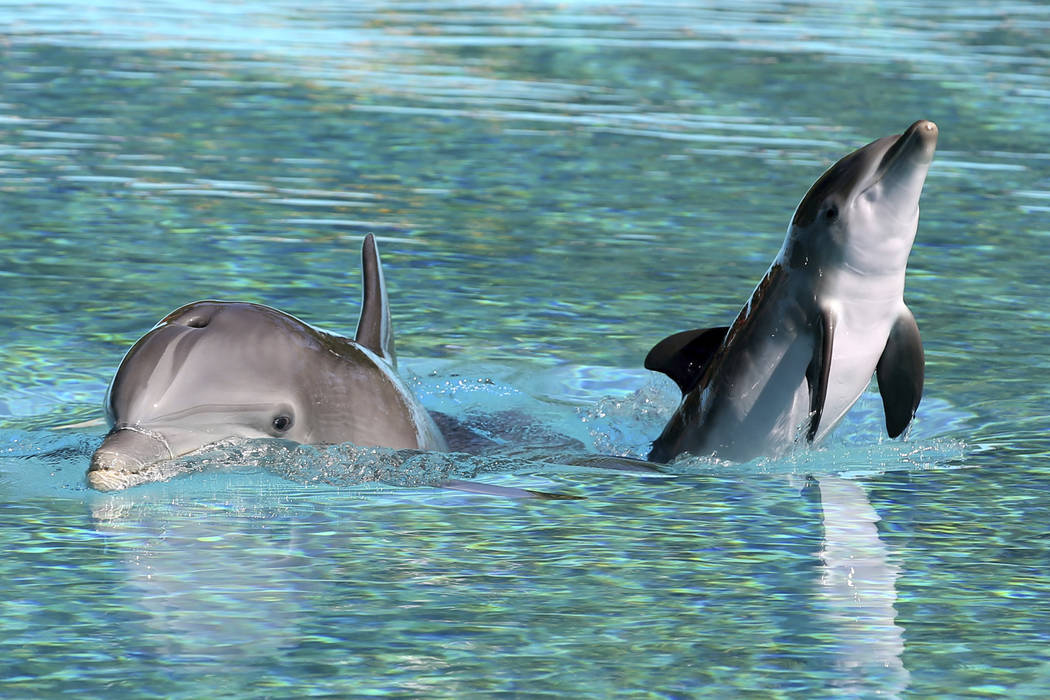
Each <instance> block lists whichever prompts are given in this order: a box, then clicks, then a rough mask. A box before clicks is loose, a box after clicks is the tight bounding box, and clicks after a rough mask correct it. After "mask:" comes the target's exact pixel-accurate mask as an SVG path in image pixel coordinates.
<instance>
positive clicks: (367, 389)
mask: <svg viewBox="0 0 1050 700" xmlns="http://www.w3.org/2000/svg"><path fill="white" fill-rule="evenodd" d="M361 257H362V274H363V278H364V298H363V302H362V306H361V316H360V320H359V321H358V325H357V334H356V336H355V338H354V339H353V340H350V339H348V338H343V337H340V336H338V335H333V334H331V333H326V332H325V331H321V330H318V329H316V328H314V327H312V326H309V325H307V324H306V323H304V322H302V321H300V320H299V319H297V318H295V317H294V316H291V315H289V314H286V313H284V312H282V311H278V310H277V309H273V308H270V307H268V306H262V305H260V304H250V303H244V302H224V301H198V302H195V303H192V304H188V305H186V306H183V307H181V308H179V309H176V310H175V311H173V312H171V313H170V314H168V316H166V317H165V318H164V319H162V320H161V321H160V323H158V324H157V325H156V326H155V327H154V328H153V330H151V331H150V332H149V333H147V334H146V335H145V336H143V337H142V338H141V339H140V340H139V341H138V342H137V343H135V345H134V346H133V347H132V348H131V350H129V351H128V353H127V355H125V356H124V359H123V360H122V361H121V363H120V366H119V367H118V369H117V373H116V375H115V376H114V377H113V381H112V383H111V384H110V386H109V390H108V391H107V393H106V399H105V409H106V417H107V420H108V422H109V425H110V426H111V430H110V432H109V434H108V435H107V436H106V438H105V439H104V440H103V442H102V445H101V446H99V448H98V449H97V450H96V451H95V453H94V455H93V456H92V458H91V465H90V467H89V470H88V474H87V479H88V483H89V484H90V485H91V486H92V487H94V488H96V489H99V490H112V489H121V488H126V487H128V486H132V485H135V484H137V483H141V482H142V481H145V480H147V479H148V477H146V476H145V472H147V471H148V469H149V467H151V466H152V465H155V464H157V463H159V462H162V461H166V460H170V459H174V458H176V457H180V456H182V455H185V454H188V453H190V452H193V451H195V450H198V449H200V448H201V447H203V446H205V445H208V444H211V443H214V442H217V441H219V440H223V439H226V438H232V437H243V438H266V437H273V438H284V439H287V440H292V441H295V442H300V443H316V444H322V443H341V442H353V443H356V444H358V445H362V446H380V447H391V448H417V449H424V450H446V449H447V445H446V443H445V438H444V437H443V436H442V434H441V432H440V431H439V430H438V428H437V426H436V425H435V424H434V421H433V419H432V418H431V417H430V415H429V414H428V413H427V411H426V410H425V409H424V408H423V406H422V405H420V403H419V402H418V401H417V400H416V398H415V397H414V396H413V395H412V392H411V391H410V390H409V388H408V387H407V386H406V385H405V383H404V382H403V381H402V380H401V378H400V377H399V376H398V374H397V371H396V367H397V360H396V357H395V354H394V340H393V333H392V331H391V325H390V307H389V303H388V301H387V293H386V284H385V282H384V280H383V270H382V267H381V265H380V261H379V253H378V251H377V250H376V243H375V239H374V238H373V236H372V235H371V234H369V235H368V236H367V237H365V240H364V244H363V246H362V252H361Z"/></svg>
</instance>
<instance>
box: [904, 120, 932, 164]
mask: <svg viewBox="0 0 1050 700" xmlns="http://www.w3.org/2000/svg"><path fill="white" fill-rule="evenodd" d="M938 134H939V130H938V129H937V125H936V124H934V123H933V122H931V121H930V120H929V119H920V120H919V121H917V122H915V123H914V124H912V125H911V126H910V127H908V130H907V131H906V132H904V135H903V136H901V141H902V142H903V143H905V144H912V143H914V144H915V147H914V150H916V151H919V152H921V153H922V154H923V156H925V157H927V158H931V159H932V158H933V151H934V149H935V148H936V147H937V135H938Z"/></svg>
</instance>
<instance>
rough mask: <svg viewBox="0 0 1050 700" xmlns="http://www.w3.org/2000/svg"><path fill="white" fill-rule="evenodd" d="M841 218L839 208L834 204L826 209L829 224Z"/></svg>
mask: <svg viewBox="0 0 1050 700" xmlns="http://www.w3.org/2000/svg"><path fill="white" fill-rule="evenodd" d="M838 219H839V208H838V207H837V206H835V205H834V204H832V205H831V206H829V207H828V208H827V209H826V210H825V211H824V220H825V221H827V222H828V223H829V224H830V223H834V222H836V221H838Z"/></svg>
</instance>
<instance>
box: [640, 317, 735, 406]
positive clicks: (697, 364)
mask: <svg viewBox="0 0 1050 700" xmlns="http://www.w3.org/2000/svg"><path fill="white" fill-rule="evenodd" d="M727 333H729V326H718V327H716V328H697V329H694V330H691V331H681V332H680V333H675V334H673V335H669V336H667V337H666V338H664V339H663V340H661V341H660V342H659V343H657V344H656V345H654V346H653V349H652V350H650V351H649V354H648V355H646V356H645V368H646V369H651V370H653V371H655V372H663V373H664V374H666V375H667V376H668V377H670V378H671V379H673V380H674V381H675V384H677V385H678V387H679V388H680V389H681V390H682V393H683V394H688V393H689V392H690V391H692V390H693V387H695V386H696V385H697V383H698V382H699V381H700V376H701V375H702V374H703V373H704V368H705V367H706V366H707V363H708V362H710V361H711V358H712V357H713V356H714V354H715V352H717V351H718V348H719V347H721V345H722V341H724V340H725V338H726V334H727Z"/></svg>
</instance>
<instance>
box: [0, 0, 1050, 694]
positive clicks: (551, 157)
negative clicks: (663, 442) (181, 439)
mask: <svg viewBox="0 0 1050 700" xmlns="http://www.w3.org/2000/svg"><path fill="white" fill-rule="evenodd" d="M748 8H749V9H734V10H724V9H719V8H717V7H715V6H713V5H706V4H701V3H676V2H670V1H667V2H651V3H615V2H567V3H547V2H524V3H515V4H513V5H504V4H502V3H484V2H480V1H478V2H427V1H426V0H420V1H414V2H373V3H353V4H348V3H326V2H317V3H311V4H310V5H309V6H305V7H304V6H301V4H298V3H289V2H282V1H280V0H274V1H273V2H265V1H262V0H257V1H253V2H246V3H239V4H231V5H219V6H216V5H214V4H213V3H203V2H202V3H186V2H179V3H174V2H168V3H163V2H161V3H158V2H151V3H138V4H136V3H129V2H122V3H108V4H107V3H97V2H96V3H83V4H81V3H70V2H28V3H26V2H17V3H16V2H3V1H0V31H2V32H3V38H2V39H0V86H2V92H0V236H2V240H3V246H2V248H0V346H2V350H3V351H2V353H0V545H2V551H3V552H4V556H3V557H2V558H0V695H3V696H5V697H27V698H28V697H47V696H52V695H59V694H66V695H71V694H78V695H83V696H105V697H108V698H122V697H136V698H138V697H165V698H198V697H216V696H219V695H223V696H226V697H274V698H291V697H304V696H324V695H329V696H357V695H362V696H363V695H376V694H383V693H386V694H390V695H393V696H395V697H464V696H485V695H506V696H522V697H594V698H604V697H610V696H613V695H617V694H619V695H622V696H624V697H653V698H684V697H706V696H712V697H755V698H771V697H774V698H775V697H784V698H813V697H876V696H877V697H906V698H935V697H945V698H947V697H952V698H957V697H1010V698H1025V697H1032V698H1041V697H1045V696H1046V694H1047V693H1048V692H1050V651H1048V649H1050V645H1048V641H1050V640H1048V632H1047V630H1050V602H1048V601H1050V583H1048V578H1047V575H1046V567H1047V563H1048V561H1050V545H1048V542H1050V463H1048V459H1047V454H1048V451H1050V438H1048V437H1047V432H1048V420H1047V415H1048V414H1050V401H1048V398H1047V386H1048V384H1050V361H1048V352H1047V349H1046V348H1047V340H1048V336H1050V314H1048V313H1047V310H1046V285H1047V275H1046V260H1047V252H1046V251H1047V241H1048V240H1050V239H1048V234H1050V123H1048V121H1047V119H1046V114H1047V107H1048V105H1050V45H1048V44H1047V42H1046V40H1045V35H1046V32H1047V30H1048V29H1050V10H1048V8H1047V7H1046V6H1045V5H1042V4H1039V3H1026V2H1014V3H1010V4H1003V5H1000V4H984V5H977V6H973V7H965V8H964V7H961V6H957V4H956V3H946V2H927V3H912V2H889V3H877V4H871V3H859V2H858V3H847V4H845V5H843V4H841V3H831V2H828V3H823V4H821V3H816V4H799V3H792V2H783V3H780V2H766V3H761V4H754V5H751V6H748ZM919 118H928V119H932V120H934V121H936V122H937V124H938V125H939V127H940V132H941V137H940V143H939V148H938V153H937V157H936V159H935V161H934V164H933V167H932V169H931V171H930V175H929V178H928V180H927V184H926V189H925V192H924V195H923V199H922V219H921V222H920V226H919V234H918V237H917V240H916V245H915V248H914V250H913V252H912V256H911V262H910V267H909V278H908V288H907V297H908V301H909V304H910V306H911V308H912V309H913V311H914V312H915V315H916V317H917V318H918V321H919V324H920V327H921V329H922V332H923V338H924V342H925V348H926V353H927V379H926V393H925V397H924V400H923V404H922V406H920V409H919V414H918V416H917V420H916V424H915V426H914V428H913V429H912V431H911V433H910V435H909V436H908V439H907V440H906V441H904V442H898V441H889V440H886V439H884V437H883V432H882V431H883V429H882V427H881V416H880V413H879V410H880V409H879V399H878V396H877V395H876V394H874V393H869V394H867V395H865V397H864V398H863V399H862V401H861V403H860V404H859V405H858V406H857V407H856V408H855V409H854V411H853V412H852V413H851V414H850V416H848V417H847V419H846V421H845V422H844V423H843V425H842V426H841V427H840V428H839V430H838V431H837V432H836V433H835V434H834V435H833V436H832V437H831V439H830V440H829V441H828V442H827V443H826V444H825V445H823V446H822V447H821V448H820V449H818V450H815V451H813V452H811V453H803V454H797V455H793V456H791V457H789V458H788V459H785V460H781V461H778V462H765V463H759V464H752V465H743V466H737V467H718V466H716V465H703V464H695V465H692V466H690V467H688V468H683V469H682V470H680V471H681V472H682V473H677V474H673V475H667V476H656V477H654V476H638V475H631V474H610V473H602V472H593V471H584V470H569V469H560V468H557V467H556V466H552V465H547V466H544V465H539V464H535V463H531V462H530V463H526V462H523V461H517V462H515V461H512V460H511V461H508V460H493V462H492V463H491V464H485V463H482V464H480V465H479V463H477V462H472V463H470V464H463V465H460V466H462V467H463V469H464V470H466V471H467V472H468V473H470V474H472V473H473V472H474V471H483V472H489V473H485V474H481V475H479V476H478V478H479V479H481V480H484V481H488V482H491V483H497V484H502V485H509V486H523V487H528V488H541V489H544V490H548V491H556V492H560V493H568V494H572V495H577V496H583V497H585V499H584V500H576V501H542V502H540V501H531V502H521V501H515V500H506V499H496V498H489V497H484V496H474V495H468V494H462V493H454V492H450V491H443V490H437V489H432V488H427V487H425V486H424V485H422V484H423V483H424V482H425V481H426V480H425V479H420V478H415V477H418V476H419V475H418V474H416V475H413V478H403V479H399V478H398V477H397V475H387V476H388V477H389V478H386V479H385V481H383V482H374V481H370V480H368V479H367V478H364V477H363V476H362V473H361V472H359V471H353V470H350V469H348V468H344V467H345V464H344V463H343V462H341V461H340V453H339V452H333V453H328V454H322V455H321V456H320V457H317V456H316V455H315V456H312V457H309V458H307V457H304V456H303V455H302V454H299V453H294V452H293V453H286V454H284V455H283V456H282V453H280V452H279V451H277V452H274V451H270V450H267V449H265V448H262V447H258V446H255V447H252V446H248V447H243V448H241V449H239V450H235V451H233V452H231V453H229V454H227V457H230V459H227V460H225V462H224V464H223V465H222V466H219V465H214V464H211V463H209V465H206V466H208V468H204V469H198V470H197V471H195V472H194V473H191V474H188V475H185V476H182V477H179V478H175V479H172V480H170V481H167V482H163V483H158V484H151V485H146V486H142V487H137V488H134V489H131V490H128V491H125V492H120V493H112V494H101V493H96V492H93V491H90V490H88V489H87V488H86V486H85V484H84V480H83V475H84V471H85V469H86V467H87V460H88V457H89V456H90V453H91V451H92V450H93V448H94V446H96V445H97V444H98V442H99V441H100V439H101V436H102V432H103V430H104V429H103V428H101V427H87V428H74V429H66V430H54V428H55V427H56V426H61V425H68V424H71V423H76V422H80V421H87V420H91V419H94V418H99V417H100V416H101V401H102V396H103V394H104V392H105V388H106V385H107V383H108V381H109V379H110V377H111V376H112V373H113V371H114V370H115V368H116V366H117V363H118V362H119V360H120V358H121V356H122V354H123V352H124V351H125V350H126V349H127V347H128V346H129V345H130V344H131V343H132V342H134V340H135V339H137V338H138V337H139V336H140V335H142V334H143V333H144V332H145V331H146V330H148V329H149V328H150V327H151V326H152V325H153V324H154V323H155V322H156V321H157V320H158V319H160V318H161V317H162V316H163V315H164V314H166V313H167V312H168V311H170V310H171V309H173V308H174V307H176V306H179V305H181V304H182V303H184V302H187V301H191V300H194V299H198V298H208V297H212V298H225V299H244V300H249V301H255V302H261V303H266V304H270V305H273V306H277V307H279V308H282V309H284V310H286V311H289V312H291V313H294V314H296V315H298V316H300V317H301V318H304V319H306V320H308V321H310V322H312V323H316V324H318V325H321V326H322V327H325V328H328V329H331V330H334V331H343V332H351V331H352V329H353V328H354V326H355V324H356V318H357V300H358V297H359V293H360V289H359V286H358V284H359V283H358V279H359V277H358V250H359V245H360V238H361V237H362V236H363V235H364V233H366V232H369V231H372V232H375V233H376V234H377V235H378V236H379V240H380V246H381V249H382V253H383V257H384V263H385V267H386V276H387V281H388V284H389V285H390V294H391V302H392V307H393V308H392V311H393V315H394V323H395V329H396V332H397V346H398V351H399V356H400V360H401V369H402V373H403V374H404V375H405V376H406V377H408V378H409V379H410V381H411V383H412V384H413V386H414V387H415V388H416V391H417V393H418V394H419V395H420V397H421V398H422V400H423V402H424V403H425V404H426V405H427V406H428V407H430V408H433V409H439V410H444V411H447V412H450V413H453V414H455V415H459V416H470V415H475V414H478V413H483V412H486V411H488V412H493V411H497V410H500V411H502V410H507V409H509V410H513V411H515V412H516V414H518V415H524V416H528V417H529V418H530V419H531V420H533V421H534V422H535V423H536V424H538V425H539V426H541V429H539V430H536V431H534V432H532V433H529V434H528V435H526V437H527V438H530V439H532V440H533V442H534V443H535V444H536V445H538V446H539V447H552V446H557V440H558V438H557V437H556V436H557V435H562V436H566V438H571V439H575V440H579V441H580V442H582V443H583V444H584V448H582V449H586V450H590V451H602V452H616V453H621V454H639V453H642V452H644V450H645V448H646V444H647V441H648V440H651V439H652V438H653V437H655V435H656V434H657V433H658V432H659V430H660V428H661V426H662V423H663V420H664V419H665V418H666V416H667V415H668V413H669V412H670V410H672V409H673V407H674V403H675V399H676V397H675V392H674V391H673V386H669V384H670V382H669V381H667V380H664V379H663V378H657V377H652V376H650V375H649V373H647V372H645V371H644V370H642V369H641V363H642V358H644V356H645V353H646V352H647V350H648V349H649V347H651V345H652V344H653V343H654V342H655V341H656V340H659V339H660V338H662V337H663V336H664V335H666V334H668V333H669V332H671V331H674V330H679V329H682V328H690V327H696V326H699V325H721V324H724V323H727V322H728V321H729V320H730V319H731V318H732V316H733V314H735V312H736V310H737V309H738V308H739V306H740V305H741V304H742V302H743V301H744V299H745V298H746V296H747V294H749V293H750V290H751V289H752V287H753V286H754V284H755V282H756V281H757V280H758V278H759V277H760V276H761V275H762V273H763V272H764V271H765V268H766V266H767V265H768V263H769V261H770V259H771V258H772V256H773V255H774V254H775V253H776V251H777V249H778V248H779V246H780V243H781V240H782V236H783V232H784V230H785V228H786V226H787V222H788V219H789V217H790V214H791V211H792V210H793V208H794V206H795V204H796V203H797V201H798V200H799V199H800V198H801V196H802V194H803V193H804V192H805V191H806V189H807V188H808V186H809V185H810V184H811V183H812V181H813V180H814V179H815V178H816V177H817V176H818V175H819V174H820V173H821V171H822V170H823V168H824V167H826V166H827V165H828V164H829V163H830V162H832V161H833V160H835V159H836V158H838V157H839V156H841V155H842V154H844V153H846V152H847V151H849V150H852V149H853V148H855V147H857V146H859V145H862V144H863V143H867V142H868V141H870V140H872V139H874V138H877V137H880V136H884V135H887V134H892V133H898V132H900V131H901V130H902V129H904V128H905V127H907V126H908V124H910V123H911V122H912V121H914V120H916V119H919ZM552 436H553V437H552ZM522 447H523V449H524V450H525V451H526V452H527V449H526V448H528V447H529V441H528V440H524V442H523V445H522ZM289 454H291V456H290V457H289ZM216 461H218V462H222V461H223V460H216ZM508 465H509V466H508ZM198 466H200V465H198ZM417 482H418V483H417Z"/></svg>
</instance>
